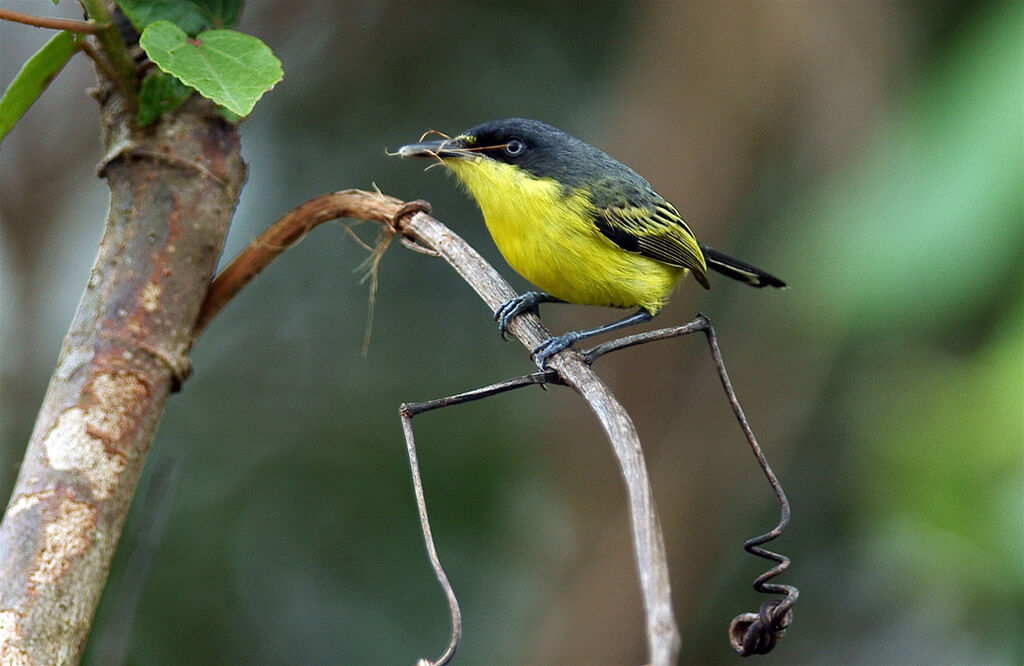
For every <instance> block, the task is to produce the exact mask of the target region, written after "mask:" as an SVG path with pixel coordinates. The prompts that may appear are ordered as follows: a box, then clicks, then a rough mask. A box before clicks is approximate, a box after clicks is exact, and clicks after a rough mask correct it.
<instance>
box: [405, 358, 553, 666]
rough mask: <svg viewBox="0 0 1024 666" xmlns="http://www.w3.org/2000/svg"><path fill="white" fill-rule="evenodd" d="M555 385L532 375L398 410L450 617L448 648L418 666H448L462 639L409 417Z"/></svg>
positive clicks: (538, 374)
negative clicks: (528, 388) (542, 385)
mask: <svg viewBox="0 0 1024 666" xmlns="http://www.w3.org/2000/svg"><path fill="white" fill-rule="evenodd" d="M557 382H558V375H557V374H556V373H555V372H553V371H550V370H549V371H547V372H535V373H533V374H531V375H526V376H525V377H518V378H516V379H510V380H508V381H504V382H499V383H497V384H492V385H490V386H485V387H483V388H480V389H476V390H473V391H467V392H466V393H460V394H458V395H453V396H448V397H447V398H440V399H438V400H427V401H425V402H412V403H403V404H402V406H401V407H399V408H398V413H399V416H400V417H401V419H402V432H403V433H404V434H405V447H406V451H407V452H408V454H409V469H410V470H411V471H412V485H413V492H414V493H415V495H416V508H417V509H418V510H419V514H420V529H421V531H422V532H423V540H424V541H425V542H426V546H427V557H429V559H430V566H431V567H433V569H434V575H435V576H437V582H438V583H440V584H441V589H442V590H444V596H445V597H446V598H447V599H448V611H449V613H450V615H451V622H452V633H451V637H450V638H449V640H448V647H447V649H445V651H444V653H442V654H441V656H440V657H438V658H437V659H436V660H434V661H430V660H428V659H420V660H419V661H418V662H416V663H417V666H444V664H447V663H448V662H449V661H450V660H451V658H452V657H453V656H454V655H455V650H456V649H457V648H458V647H459V639H460V637H461V636H462V613H461V612H460V611H459V601H458V599H457V598H456V597H455V591H454V590H453V589H452V586H451V583H449V582H448V576H447V574H445V572H444V567H442V566H441V561H440V559H439V558H438V556H437V548H436V547H435V546H434V537H433V535H432V534H431V531H430V519H429V518H428V515H427V503H426V500H425V499H424V495H423V481H422V479H421V478H420V466H419V462H418V461H417V457H416V439H415V437H414V436H413V432H412V417H414V416H416V415H417V414H422V413H423V412H429V411H430V410H432V409H440V408H441V407H450V406H452V405H461V404H463V403H466V402H472V401H473V400H480V399H481V398H488V397H490V396H493V395H497V394H499V393H504V392H505V391H511V390H513V389H517V388H522V387H523V386H531V385H533V384H546V383H557Z"/></svg>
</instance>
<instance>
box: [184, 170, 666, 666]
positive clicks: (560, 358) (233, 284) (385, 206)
mask: <svg viewBox="0 0 1024 666" xmlns="http://www.w3.org/2000/svg"><path fill="white" fill-rule="evenodd" d="M425 208H426V206H425V205H424V204H423V203H422V202H411V203H410V205H406V206H404V207H403V206H401V202H399V201H398V200H397V199H393V198H391V197H387V196H384V195H381V194H373V193H370V192H364V191H360V190H347V191H345V192H336V193H334V194H329V195H323V196H322V197H317V198H316V199H313V200H311V201H310V202H307V203H306V204H303V205H302V206H299V207H298V208H296V209H295V210H293V211H292V212H291V213H289V214H288V215H286V216H285V217H283V218H281V220H279V221H278V222H277V223H275V224H274V225H273V226H272V227H271V228H270V229H268V230H267V231H266V232H264V234H262V235H261V236H260V237H259V238H257V239H256V241H254V242H253V243H252V244H250V245H249V247H248V248H246V249H245V250H244V251H243V252H242V253H241V254H240V255H239V256H238V257H236V258H235V260H233V261H232V262H231V264H229V265H228V267H227V268H226V269H225V270H224V271H223V272H222V273H221V275H220V276H218V277H217V279H216V280H215V281H214V282H213V283H212V284H211V286H210V290H209V292H208V294H207V297H206V301H205V302H204V304H203V307H202V308H201V311H200V315H199V317H198V319H197V325H196V327H195V329H196V331H197V335H198V332H199V331H201V330H202V329H203V328H205V326H206V325H207V324H208V323H209V321H210V320H211V319H212V318H213V317H214V316H215V315H216V313H217V312H219V311H220V309H221V308H223V307H224V305H225V304H226V303H227V301H228V300H230V298H231V297H232V296H234V294H236V293H238V291H239V290H240V289H241V288H242V287H243V286H244V285H245V284H246V283H248V282H249V281H250V280H251V279H252V278H253V277H254V276H255V275H256V274H257V273H258V272H259V271H260V270H262V269H263V268H264V267H266V266H267V265H268V264H269V263H270V262H271V261H272V260H273V259H274V257H276V256H277V255H278V254H280V253H281V251H282V250H283V249H284V248H285V247H286V246H287V245H289V244H291V243H294V242H295V240H297V239H298V238H301V237H302V235H303V234H304V233H306V232H307V231H308V230H309V229H311V228H312V227H313V226H315V225H316V224H319V223H321V222H324V221H326V220H328V219H333V218H335V217H342V216H345V217H357V218H360V219H366V220H375V221H377V222H382V223H384V224H387V225H389V226H390V227H391V228H392V229H394V231H395V232H397V233H400V234H402V235H404V236H406V237H408V238H409V239H411V240H413V241H417V242H418V243H420V244H421V245H423V246H425V247H427V248H429V249H430V250H431V251H433V252H436V253H437V254H439V255H440V256H441V257H442V258H443V259H444V260H445V261H446V262H448V264H449V265H451V266H452V268H454V269H455V270H456V272H458V273H459V275H460V276H462V278H463V279H464V280H465V281H466V282H467V283H468V284H469V285H470V286H471V287H472V288H473V290H474V291H476V293H477V294H478V295H479V296H480V297H481V299H483V301H484V302H485V303H486V304H487V307H488V308H490V310H491V311H492V312H493V311H494V310H496V309H497V308H498V306H499V305H501V304H502V303H504V302H505V301H507V300H508V299H510V298H512V297H514V296H516V292H515V291H514V290H513V289H512V287H511V286H509V284H508V283H507V282H506V281H505V280H504V279H503V278H502V277H501V275H500V274H498V272H497V271H495V270H494V268H493V267H492V266H491V265H490V264H488V263H487V262H486V261H484V259H483V257H481V256H480V255H479V254H478V253H477V252H476V250H474V249H473V248H472V247H470V246H469V245H468V244H467V243H466V242H465V241H464V240H462V239H461V238H459V237H458V236H457V235H456V234H455V233H454V232H452V231H451V230H450V229H448V228H447V227H445V226H444V225H443V224H441V223H440V222H438V221H437V220H436V219H434V218H433V217H431V216H430V215H428V214H427V213H426V212H424V209H425ZM508 330H509V332H510V333H512V334H513V335H514V336H515V337H516V338H517V339H518V340H519V341H520V342H521V343H522V344H523V345H524V346H525V347H526V348H527V349H534V348H535V347H536V346H537V345H539V344H540V343H541V342H543V341H545V340H547V339H548V338H549V337H551V336H550V333H548V331H547V330H546V329H544V327H543V326H541V324H540V320H539V319H538V318H537V317H536V315H533V314H530V313H524V314H522V315H520V316H518V317H516V318H515V319H514V320H513V321H512V322H511V323H510V324H509V327H508ZM548 366H549V367H550V368H551V369H553V370H554V371H556V372H557V373H558V376H559V377H560V381H561V382H562V383H564V384H565V385H566V386H569V387H571V388H572V389H573V390H574V391H576V392H577V393H579V394H580V395H581V396H582V397H583V399H584V400H586V402H587V405H588V406H589V407H590V409H591V410H592V411H593V413H594V415H595V416H596V417H597V419H598V421H599V422H600V424H601V427H602V429H603V430H604V432H605V434H606V435H607V437H608V439H609V442H610V443H611V445H612V449H613V451H614V452H615V456H616V459H617V461H618V463H619V468H620V470H621V472H622V476H623V479H624V481H625V483H626V489H627V497H628V500H629V512H630V518H631V526H632V536H633V548H634V553H635V555H636V564H637V571H638V574H639V578H640V592H641V597H642V600H643V608H644V616H645V624H646V634H647V645H648V654H649V661H650V663H651V664H652V665H653V666H668V665H669V664H674V663H675V662H676V660H677V658H678V654H679V631H678V629H677V628H676V621H675V616H674V614H673V611H672V594H671V586H670V584H669V578H668V562H667V558H666V556H665V544H664V539H663V537H662V533H661V524H660V522H659V520H658V514H657V511H656V510H655V507H654V500H653V496H652V492H651V485H650V479H649V477H648V475H647V467H646V463H645V462H644V457H643V451H642V450H641V448H640V439H639V437H638V436H637V433H636V428H635V427H634V425H633V422H632V420H631V419H630V417H629V414H627V413H626V410H625V409H624V408H623V407H622V405H621V404H620V403H619V401H618V399H616V397H615V396H614V395H613V394H612V392H611V391H610V390H609V389H608V387H607V386H606V385H605V383H604V382H603V381H602V380H601V379H600V377H598V376H597V374H595V373H594V371H593V370H592V369H591V368H590V366H589V365H587V363H586V361H585V360H584V359H583V357H582V356H581V355H580V354H579V353H578V352H576V351H573V350H565V351H563V352H560V353H558V354H555V355H554V356H552V357H551V359H550V360H549V362H548Z"/></svg>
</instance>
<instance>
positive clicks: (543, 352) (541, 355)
mask: <svg viewBox="0 0 1024 666" xmlns="http://www.w3.org/2000/svg"><path fill="white" fill-rule="evenodd" d="M653 317H654V315H653V314H651V313H650V312H648V311H647V310H637V311H636V312H634V313H633V314H631V315H629V316H628V317H626V318H625V319H620V320H619V321H613V322H612V323H610V324H605V325H604V326H598V327H597V328H591V329H587V330H585V331H569V332H568V333H564V334H562V335H558V336H555V337H553V338H548V339H547V340H545V341H544V342H542V343H541V344H540V345H539V346H538V347H537V348H536V349H534V350H533V360H534V361H536V362H537V367H538V368H540V369H541V370H543V369H544V366H545V365H546V364H547V362H548V358H549V357H550V356H551V355H552V354H557V353H558V352H560V351H562V350H563V349H565V348H566V347H571V346H572V344H573V343H574V342H576V341H577V340H583V339H584V338H589V337H592V336H594V335H600V334H601V333H608V332H609V331H616V330H618V329H620V328H624V327H626V326H632V325H633V324H642V323H644V322H645V321H650V320H651V319H652V318H653Z"/></svg>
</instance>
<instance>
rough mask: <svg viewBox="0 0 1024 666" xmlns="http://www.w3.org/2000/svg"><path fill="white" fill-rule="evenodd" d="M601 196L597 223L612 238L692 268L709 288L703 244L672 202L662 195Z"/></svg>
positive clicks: (653, 256)
mask: <svg viewBox="0 0 1024 666" xmlns="http://www.w3.org/2000/svg"><path fill="white" fill-rule="evenodd" d="M654 196H655V197H657V195H654ZM601 198H602V197H600V195H599V196H598V197H595V199H596V200H594V205H595V209H596V214H595V216H594V223H595V224H596V225H597V228H598V230H599V231H600V232H601V233H602V234H604V235H605V236H606V237H607V238H608V239H609V240H610V241H612V242H613V243H615V244H616V245H618V246H619V247H621V248H622V249H623V250H626V251H627V252H636V253H638V254H641V255H643V256H645V257H649V258H651V259H654V260H656V261H660V262H662V263H666V264H669V265H670V266H679V267H680V268H689V269H690V270H691V271H693V276H694V277H695V278H697V281H698V282H700V283H701V284H702V285H704V287H705V288H707V286H708V279H707V270H708V269H707V265H706V263H705V261H704V255H703V253H702V252H701V249H700V245H699V244H698V243H697V239H696V238H695V237H694V235H693V232H692V231H690V227H688V226H687V225H686V222H684V221H683V218H682V217H680V215H679V212H678V211H676V209H675V207H674V206H673V205H672V204H670V203H669V202H667V201H665V200H664V199H661V197H657V199H656V200H654V201H650V202H644V203H640V202H636V201H631V200H630V199H632V198H633V197H630V198H626V197H621V196H619V197H608V198H607V199H606V200H604V201H601ZM635 198H636V199H643V198H648V197H635Z"/></svg>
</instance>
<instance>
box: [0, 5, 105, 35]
mask: <svg viewBox="0 0 1024 666" xmlns="http://www.w3.org/2000/svg"><path fill="white" fill-rule="evenodd" d="M0 20H3V21H14V22H15V23H24V24H25V25H33V26H35V27H37V28H49V29H51V30H67V31H68V32H77V33H80V34H83V35H95V34H96V33H97V32H99V31H100V30H104V29H106V28H107V26H108V25H109V24H104V25H100V24H98V23H94V22H92V21H76V20H74V19H62V18H50V17H47V16H33V15H32V14H22V13H21V12H16V11H13V10H10V9H0Z"/></svg>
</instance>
